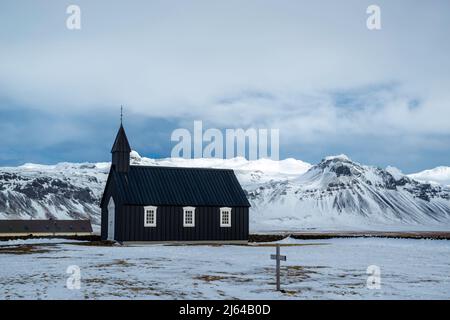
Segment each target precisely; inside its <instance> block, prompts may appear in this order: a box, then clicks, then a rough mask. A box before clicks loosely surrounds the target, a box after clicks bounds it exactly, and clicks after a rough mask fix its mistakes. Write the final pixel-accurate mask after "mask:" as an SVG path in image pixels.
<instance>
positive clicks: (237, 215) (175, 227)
mask: <svg viewBox="0 0 450 320" xmlns="http://www.w3.org/2000/svg"><path fill="white" fill-rule="evenodd" d="M195 208H196V209H195V227H183V207H174V206H159V207H158V209H157V214H156V227H144V207H142V206H126V205H124V206H123V208H122V210H123V211H122V214H121V215H120V216H121V217H118V215H116V222H117V223H116V225H117V224H118V223H120V226H116V231H117V232H118V234H117V240H119V241H197V240H248V230H249V217H248V212H249V208H248V207H233V208H232V210H231V227H221V226H220V208H219V207H195ZM119 221H120V222H119Z"/></svg>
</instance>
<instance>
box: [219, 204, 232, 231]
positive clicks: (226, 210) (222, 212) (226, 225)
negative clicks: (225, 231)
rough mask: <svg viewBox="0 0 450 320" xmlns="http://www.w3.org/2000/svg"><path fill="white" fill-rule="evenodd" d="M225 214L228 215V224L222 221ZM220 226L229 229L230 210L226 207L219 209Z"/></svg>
mask: <svg viewBox="0 0 450 320" xmlns="http://www.w3.org/2000/svg"><path fill="white" fill-rule="evenodd" d="M225 212H227V213H228V223H227V222H225V223H224V220H223V214H224V213H225ZM220 226H221V227H225V228H229V227H231V208H228V207H223V208H220Z"/></svg>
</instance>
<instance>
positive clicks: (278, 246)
mask: <svg viewBox="0 0 450 320" xmlns="http://www.w3.org/2000/svg"><path fill="white" fill-rule="evenodd" d="M276 249H277V251H276V254H271V255H270V259H272V260H276V277H277V291H281V288H280V261H281V260H283V261H286V256H282V255H281V254H280V245H279V244H277V246H276Z"/></svg>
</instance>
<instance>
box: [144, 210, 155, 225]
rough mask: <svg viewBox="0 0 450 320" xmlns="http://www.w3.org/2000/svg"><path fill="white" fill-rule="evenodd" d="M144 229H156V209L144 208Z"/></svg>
mask: <svg viewBox="0 0 450 320" xmlns="http://www.w3.org/2000/svg"><path fill="white" fill-rule="evenodd" d="M144 227H156V207H153V206H148V207H144Z"/></svg>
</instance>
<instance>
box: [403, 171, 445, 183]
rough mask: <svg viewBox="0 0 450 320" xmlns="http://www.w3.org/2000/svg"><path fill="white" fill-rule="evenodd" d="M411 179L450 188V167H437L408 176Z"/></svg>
mask: <svg viewBox="0 0 450 320" xmlns="http://www.w3.org/2000/svg"><path fill="white" fill-rule="evenodd" d="M408 176H409V177H410V178H412V179H415V180H417V181H421V182H425V183H434V184H442V185H446V186H450V167H436V168H434V169H430V170H424V171H421V172H418V173H413V174H410V175H408Z"/></svg>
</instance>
